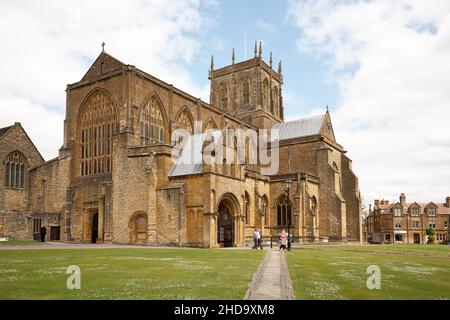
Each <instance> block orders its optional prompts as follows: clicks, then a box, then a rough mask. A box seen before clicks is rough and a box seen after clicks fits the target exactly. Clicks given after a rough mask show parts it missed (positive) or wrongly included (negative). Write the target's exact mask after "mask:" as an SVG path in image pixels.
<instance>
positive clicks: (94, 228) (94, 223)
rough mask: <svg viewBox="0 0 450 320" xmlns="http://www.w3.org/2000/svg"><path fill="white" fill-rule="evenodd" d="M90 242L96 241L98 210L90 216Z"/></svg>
mask: <svg viewBox="0 0 450 320" xmlns="http://www.w3.org/2000/svg"><path fill="white" fill-rule="evenodd" d="M91 225H92V229H91V243H97V239H98V212H96V213H95V214H94V216H93V217H92V224H91Z"/></svg>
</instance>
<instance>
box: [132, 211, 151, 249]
mask: <svg viewBox="0 0 450 320" xmlns="http://www.w3.org/2000/svg"><path fill="white" fill-rule="evenodd" d="M128 228H129V235H130V242H131V243H139V244H144V243H147V240H148V219H147V215H146V214H145V213H144V212H137V213H135V214H134V215H133V216H132V217H131V218H130V222H129V224H128Z"/></svg>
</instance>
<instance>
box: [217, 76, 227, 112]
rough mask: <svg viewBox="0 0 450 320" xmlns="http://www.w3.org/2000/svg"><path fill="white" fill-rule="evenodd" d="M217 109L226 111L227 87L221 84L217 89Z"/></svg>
mask: <svg viewBox="0 0 450 320" xmlns="http://www.w3.org/2000/svg"><path fill="white" fill-rule="evenodd" d="M219 109H220V110H223V111H228V87H227V85H226V84H224V83H222V84H221V85H220V89H219Z"/></svg>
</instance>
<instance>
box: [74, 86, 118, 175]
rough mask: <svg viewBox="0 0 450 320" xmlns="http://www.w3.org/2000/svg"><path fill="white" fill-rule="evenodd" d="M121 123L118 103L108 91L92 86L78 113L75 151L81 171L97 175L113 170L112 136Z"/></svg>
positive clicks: (82, 173)
mask: <svg viewBox="0 0 450 320" xmlns="http://www.w3.org/2000/svg"><path fill="white" fill-rule="evenodd" d="M118 125H119V114H118V109H117V106H116V104H115V103H114V100H113V98H112V96H111V94H110V93H109V92H107V91H106V90H104V89H101V88H96V89H94V90H92V91H91V92H90V93H89V94H88V95H87V96H86V98H85V99H84V100H83V103H82V105H81V107H80V110H79V112H78V115H77V139H76V144H77V146H78V147H77V148H76V150H77V151H76V152H77V155H79V157H78V158H79V159H80V165H79V166H78V168H79V170H80V171H79V173H80V175H83V176H86V175H96V174H103V173H110V172H111V171H112V153H113V142H112V137H113V135H114V133H115V132H116V131H117V129H118Z"/></svg>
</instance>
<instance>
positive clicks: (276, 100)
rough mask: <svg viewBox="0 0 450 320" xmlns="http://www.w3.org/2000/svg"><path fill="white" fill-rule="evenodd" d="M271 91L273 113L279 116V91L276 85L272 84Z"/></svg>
mask: <svg viewBox="0 0 450 320" xmlns="http://www.w3.org/2000/svg"><path fill="white" fill-rule="evenodd" d="M272 92H273V101H272V105H273V114H274V115H276V116H280V109H279V102H280V92H279V90H278V87H277V86H274V87H273V89H272Z"/></svg>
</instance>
